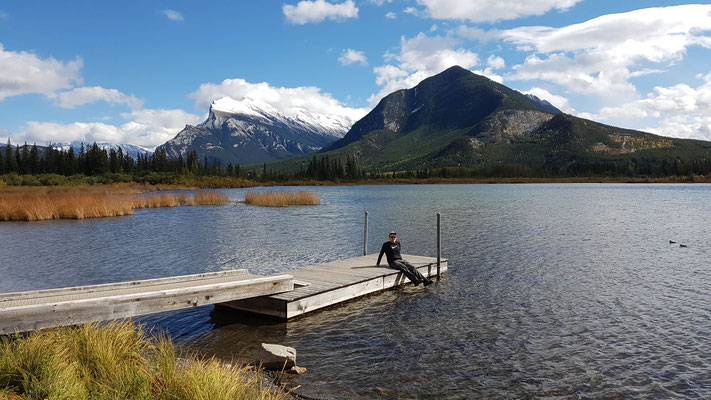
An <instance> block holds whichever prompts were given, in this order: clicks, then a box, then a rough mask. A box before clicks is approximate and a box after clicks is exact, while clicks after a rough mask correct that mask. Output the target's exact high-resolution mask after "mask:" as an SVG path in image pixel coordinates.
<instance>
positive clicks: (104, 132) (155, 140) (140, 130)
mask: <svg viewBox="0 0 711 400" xmlns="http://www.w3.org/2000/svg"><path fill="white" fill-rule="evenodd" d="M124 117H126V118H131V121H129V122H127V123H125V124H123V125H121V126H114V125H109V124H104V123H101V122H90V123H85V122H75V123H71V124H58V123H53V122H37V121H30V122H27V123H26V124H25V125H24V126H23V127H22V128H20V132H19V133H18V134H15V135H11V138H12V141H13V142H15V143H23V142H27V143H41V144H44V143H48V142H51V143H56V142H67V141H72V140H79V141H83V142H85V143H93V142H109V143H116V144H136V145H139V146H144V147H147V148H150V149H153V148H155V147H156V146H158V145H161V144H163V143H165V142H166V141H168V140H169V139H172V138H173V137H174V136H175V135H176V134H177V133H178V132H179V131H180V130H181V129H183V128H184V127H185V124H196V123H198V122H200V121H201V120H202V118H204V117H202V118H201V117H199V116H197V115H192V114H188V113H186V112H185V111H183V110H149V109H144V110H136V111H133V112H131V113H129V114H124Z"/></svg>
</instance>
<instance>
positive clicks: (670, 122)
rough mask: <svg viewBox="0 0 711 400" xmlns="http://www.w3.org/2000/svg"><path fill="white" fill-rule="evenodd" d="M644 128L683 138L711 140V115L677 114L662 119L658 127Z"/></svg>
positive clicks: (644, 129)
mask: <svg viewBox="0 0 711 400" xmlns="http://www.w3.org/2000/svg"><path fill="white" fill-rule="evenodd" d="M642 130H643V131H645V132H651V133H656V134H658V135H662V136H669V137H676V138H682V139H701V140H711V116H702V115H696V116H689V115H675V116H671V117H668V118H665V119H664V120H662V121H661V123H660V125H659V126H658V127H656V128H643V129H642Z"/></svg>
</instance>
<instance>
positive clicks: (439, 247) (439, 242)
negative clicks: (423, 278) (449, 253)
mask: <svg viewBox="0 0 711 400" xmlns="http://www.w3.org/2000/svg"><path fill="white" fill-rule="evenodd" d="M440 221H441V215H440V213H437V281H438V282H439V279H440V264H441V261H440V250H441V248H442V240H441V232H442V230H441V224H440Z"/></svg>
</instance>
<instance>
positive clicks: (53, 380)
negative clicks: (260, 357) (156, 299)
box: [0, 321, 287, 400]
mask: <svg viewBox="0 0 711 400" xmlns="http://www.w3.org/2000/svg"><path fill="white" fill-rule="evenodd" d="M0 396H4V397H0V398H6V399H10V398H12V397H13V396H15V397H16V398H17V399H18V400H20V399H22V400H24V399H68V400H71V399H82V400H83V399H158V400H162V399H165V400H168V399H171V400H183V399H185V400H188V399H190V400H196V399H197V400H200V399H204V400H207V399H210V400H213V399H215V400H221V399H225V400H227V399H248V400H249V399H255V400H256V399H260V400H272V399H285V398H286V396H287V394H285V393H284V392H282V391H279V390H277V389H275V388H274V387H272V386H268V385H265V384H264V383H263V380H262V377H261V375H260V371H254V370H252V369H250V368H248V367H241V366H232V365H227V364H224V363H222V362H220V361H218V360H216V359H207V360H204V359H200V358H198V357H195V356H188V357H187V358H184V359H180V360H178V358H177V357H176V350H175V347H174V346H173V344H172V342H171V341H170V340H169V339H166V338H165V337H163V336H159V337H157V338H153V337H149V336H148V335H147V334H146V333H145V331H144V330H143V328H142V327H140V326H136V325H133V324H132V323H130V322H127V321H121V322H111V323H108V324H104V325H99V324H88V325H85V326H81V327H75V328H70V327H64V328H56V329H50V330H41V331H37V332H34V333H32V334H30V335H29V336H25V337H20V336H14V337H4V338H0Z"/></svg>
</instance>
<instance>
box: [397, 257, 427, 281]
mask: <svg viewBox="0 0 711 400" xmlns="http://www.w3.org/2000/svg"><path fill="white" fill-rule="evenodd" d="M390 268H393V269H398V270H400V271H402V273H403V274H405V276H406V277H407V279H409V280H410V282H412V283H418V282H424V281H426V280H427V278H425V277H424V275H422V274H421V273H420V271H418V270H417V268H415V266H414V265H412V264H410V263H409V262H407V261H405V260H402V259H401V260H395V261H393V263H392V264H390Z"/></svg>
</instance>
